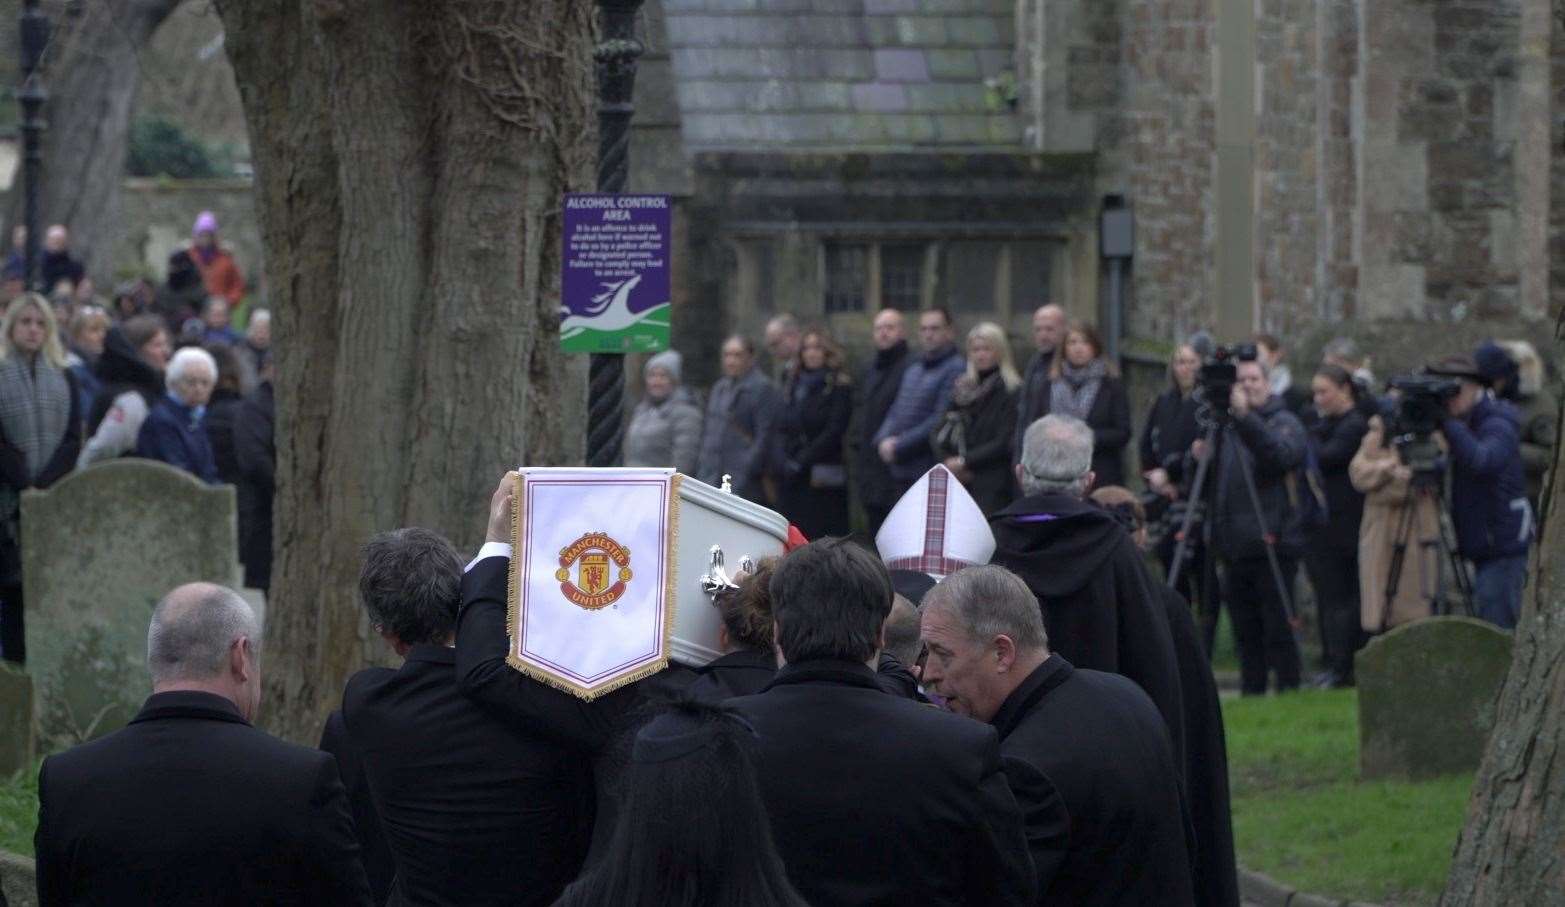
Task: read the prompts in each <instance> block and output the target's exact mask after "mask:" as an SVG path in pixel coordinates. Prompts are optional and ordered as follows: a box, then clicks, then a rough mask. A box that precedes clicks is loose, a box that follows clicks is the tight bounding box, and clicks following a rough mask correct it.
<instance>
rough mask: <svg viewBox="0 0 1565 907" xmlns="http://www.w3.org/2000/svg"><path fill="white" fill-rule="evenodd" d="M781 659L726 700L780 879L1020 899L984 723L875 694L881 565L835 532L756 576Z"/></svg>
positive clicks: (916, 898) (993, 750)
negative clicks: (756, 686) (767, 675)
mask: <svg viewBox="0 0 1565 907" xmlns="http://www.w3.org/2000/svg"><path fill="white" fill-rule="evenodd" d="M770 589H771V594H772V607H773V616H774V619H775V622H776V627H777V646H778V649H779V651H780V652H781V653H782V657H783V659H784V660H785V661H786V664H785V665H784V666H783V668H782V669H781V670H779V671H778V673H777V677H776V678H775V679H774V680H773V681H772V683H771V685H770V686H768V687H767V688H766V689H765V690H764V691H762V692H760V693H758V694H756V695H754V696H742V697H740V698H737V699H731V700H729V701H728V704H729V705H730V706H732V707H733V708H734V709H735V710H737V711H738V712H739V713H740V714H742V715H744V716H745V717H746V718H747V719H748V720H749V722H750V724H751V725H752V726H753V727H754V728H755V733H756V756H757V760H756V767H757V771H758V776H759V778H760V782H761V797H762V799H763V800H764V801H765V802H766V808H767V811H768V813H769V814H770V815H771V818H772V831H773V833H774V835H775V837H776V840H777V847H778V849H779V850H780V851H781V853H782V857H783V863H784V864H785V865H786V866H787V868H788V877H789V878H790V879H791V880H792V881H793V884H794V886H795V887H796V888H798V890H799V893H800V894H801V895H803V897H804V899H805V900H806V901H807V902H809V903H810V904H813V905H815V907H831V905H836V904H842V905H854V907H863V905H888V907H889V905H896V907H906V905H910V904H918V905H931V904H984V905H1007V904H1018V905H1019V904H1030V903H1032V902H1033V900H1034V897H1035V893H1034V876H1033V870H1032V861H1031V860H1030V859H1028V855H1027V846H1026V840H1025V838H1024V836H1023V833H1022V824H1021V815H1020V813H1019V811H1018V809H1017V806H1016V800H1015V798H1014V797H1013V796H1012V795H1011V791H1010V788H1009V786H1008V785H1007V783H1006V780H1005V775H1004V774H1003V773H1002V772H1001V770H1000V751H999V745H998V740H997V737H996V735H995V732H994V730H993V729H992V728H987V727H984V726H983V725H981V724H978V723H976V722H972V721H968V720H966V719H964V718H958V717H956V716H954V715H948V714H945V713H943V712H940V711H939V710H936V709H933V708H930V707H929V706H926V705H919V704H918V703H915V702H912V701H911V700H908V699H903V698H899V697H896V696H893V695H890V694H889V693H886V692H884V691H883V690H882V689H881V688H880V686H879V685H878V684H877V682H876V677H875V668H874V666H875V664H876V661H877V658H878V657H879V655H880V649H881V647H882V643H883V632H882V629H881V626H882V623H883V622H884V621H885V619H886V615H887V613H888V612H889V611H890V610H891V596H892V591H891V578H890V576H888V575H887V573H886V568H885V567H884V566H883V565H882V564H881V563H880V561H878V560H876V558H875V556H874V555H872V554H870V553H869V552H868V551H865V550H864V549H863V548H860V547H859V546H858V545H856V544H854V543H851V542H848V541H845V540H842V539H826V540H823V541H819V542H815V543H813V544H810V545H806V546H805V547H803V548H800V549H799V550H797V551H794V552H793V553H791V554H789V555H788V556H787V557H785V558H783V559H782V561H781V563H779V564H778V566H777V568H776V572H775V573H774V574H773V576H772V581H771V584H770Z"/></svg>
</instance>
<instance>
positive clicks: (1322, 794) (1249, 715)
mask: <svg viewBox="0 0 1565 907" xmlns="http://www.w3.org/2000/svg"><path fill="white" fill-rule="evenodd" d="M1223 716H1224V720H1225V722H1226V724H1227V731H1228V766H1229V776H1230V778H1231V780H1232V783H1233V816H1234V839H1235V842H1236V844H1237V846H1238V850H1239V862H1240V863H1241V864H1243V865H1244V866H1245V867H1246V868H1248V869H1252V870H1255V871H1257V872H1263V873H1265V874H1266V875H1269V876H1271V877H1272V878H1275V879H1277V880H1278V881H1281V882H1285V883H1287V884H1289V885H1291V886H1293V887H1296V888H1298V889H1300V890H1301V891H1308V892H1311V893H1313V894H1320V895H1327V896H1331V897H1340V898H1351V899H1355V900H1363V901H1375V902H1379V903H1382V904H1432V903H1434V902H1435V900H1436V899H1437V897H1438V895H1439V893H1440V890H1441V889H1442V888H1443V887H1444V885H1445V878H1446V872H1447V870H1448V868H1449V867H1450V862H1451V849H1452V846H1453V845H1454V844H1455V843H1456V836H1457V832H1458V831H1459V830H1460V829H1461V826H1462V820H1463V817H1464V814H1465V811H1466V806H1467V796H1468V793H1469V791H1470V789H1471V788H1472V782H1473V778H1472V775H1470V774H1468V775H1455V776H1451V777H1447V778H1440V779H1436V780H1433V781H1422V782H1369V783H1360V782H1359V781H1358V698H1357V694H1356V693H1355V692H1354V691H1353V690H1330V691H1308V692H1303V693H1296V694H1293V695H1289V696H1282V697H1276V696H1273V697H1265V698H1255V699H1230V700H1226V701H1224V703H1223Z"/></svg>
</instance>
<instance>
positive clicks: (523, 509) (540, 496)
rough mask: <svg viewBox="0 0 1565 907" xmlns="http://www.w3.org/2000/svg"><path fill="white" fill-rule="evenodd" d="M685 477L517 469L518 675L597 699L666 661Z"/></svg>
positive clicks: (514, 653) (514, 606)
mask: <svg viewBox="0 0 1565 907" xmlns="http://www.w3.org/2000/svg"><path fill="white" fill-rule="evenodd" d="M680 478H681V477H680V476H678V475H676V474H675V473H674V471H673V470H670V469H544V468H538V469H525V468H524V469H521V470H519V471H518V472H517V477H516V483H517V488H516V506H515V508H514V515H515V522H514V526H513V529H512V532H513V539H512V544H513V545H514V547H515V556H513V557H512V558H511V584H510V631H511V652H510V656H509V658H508V659H507V661H508V662H509V663H510V665H511V666H512V667H514V668H516V669H517V670H518V671H521V672H522V673H524V674H527V675H529V676H531V677H535V678H537V679H538V680H542V681H543V682H545V683H548V684H550V685H552V686H555V687H559V688H560V689H562V690H565V691H567V692H570V693H574V694H575V695H577V696H579V697H581V698H582V699H594V698H596V697H598V696H601V695H603V694H604V693H607V692H608V691H610V690H613V689H615V688H617V687H621V686H624V685H625V684H627V683H631V682H633V681H636V680H639V679H641V678H643V677H647V676H649V675H651V674H655V673H657V672H658V671H661V670H662V669H663V668H664V667H665V666H666V665H667V664H668V648H669V645H668V644H669V633H670V630H671V628H672V627H673V610H674V594H673V590H674V580H675V577H674V563H675V558H674V543H675V537H676V535H677V527H678V512H679V481H680Z"/></svg>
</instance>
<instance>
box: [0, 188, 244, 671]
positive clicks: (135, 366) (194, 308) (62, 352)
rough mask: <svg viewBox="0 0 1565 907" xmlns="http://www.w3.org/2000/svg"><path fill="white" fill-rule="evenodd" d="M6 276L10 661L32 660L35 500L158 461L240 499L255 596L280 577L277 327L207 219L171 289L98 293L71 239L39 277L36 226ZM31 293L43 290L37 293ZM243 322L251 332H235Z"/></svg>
mask: <svg viewBox="0 0 1565 907" xmlns="http://www.w3.org/2000/svg"><path fill="white" fill-rule="evenodd" d="M11 239H12V248H11V251H10V253H9V255H8V256H7V258H6V260H5V264H4V266H3V269H0V310H3V312H4V317H3V320H0V657H4V658H6V659H8V660H10V661H14V662H21V661H24V660H25V658H26V643H25V638H24V632H23V625H22V588H23V583H22V556H21V533H20V502H21V493H22V491H23V490H25V489H29V488H37V489H42V488H48V487H49V486H50V485H52V484H54V483H55V482H57V481H59V480H60V479H62V478H64V477H65V476H66V475H68V474H70V473H71V472H73V471H75V470H80V469H86V468H88V467H90V466H92V465H93V464H95V463H105V462H109V461H112V460H114V459H117V458H120V457H142V458H146V459H152V460H159V461H162V462H164V463H167V464H169V465H170V466H173V467H176V468H178V469H181V470H184V471H186V472H188V473H190V474H191V475H192V476H194V477H196V478H197V479H199V480H201V481H203V482H208V483H213V484H217V483H226V484H230V485H234V486H235V487H236V489H237V493H238V503H239V534H240V554H241V559H242V560H243V561H244V564H245V584H246V585H247V586H253V587H256V588H260V589H263V590H264V589H265V588H267V586H268V585H269V584H270V577H269V574H270V571H271V547H272V544H271V538H272V527H271V509H272V493H273V487H272V476H273V469H274V464H275V453H274V446H273V438H272V435H273V430H272V426H273V421H274V406H273V401H272V385H271V378H272V348H271V346H272V334H271V314H270V312H268V311H267V310H266V309H264V308H259V307H255V308H251V307H248V306H245V305H244V302H245V295H246V290H245V281H244V277H243V275H242V274H241V273H240V271H239V267H238V265H237V264H236V263H235V261H234V256H233V253H232V252H231V251H229V250H228V249H227V248H225V247H224V246H223V245H222V243H221V242H220V241H219V237H218V223H217V218H216V217H215V216H214V215H213V214H212V213H211V212H207V211H203V212H201V214H200V215H199V216H198V217H197V218H196V220H195V222H194V224H193V228H192V230H191V239H190V242H189V243H188V244H187V245H185V246H182V247H180V248H178V249H175V250H174V252H173V253H172V254H170V256H169V260H168V269H167V278H166V279H165V280H164V281H163V283H162V284H160V285H155V284H154V283H153V282H151V281H149V280H146V279H137V280H131V281H127V282H125V283H123V284H121V285H119V286H116V287H115V288H114V289H113V294H112V297H109V298H105V297H104V296H102V295H100V294H99V291H98V288H97V287H96V286H95V285H94V283H93V280H92V278H91V277H90V276H88V275H87V273H86V269H85V268H84V266H83V265H82V263H81V261H79V260H78V259H77V258H76V257H75V256H74V255H73V253H72V251H71V246H70V235H69V233H68V231H67V230H66V228H65V227H64V226H60V225H55V226H51V227H49V229H48V231H47V232H46V233H45V235H44V240H43V243H42V244H41V246H40V248H39V255H38V261H37V262H36V264H35V265H34V272H35V273H34V279H33V280H32V281H30V282H29V281H28V280H26V279H25V270H26V265H25V251H24V246H25V245H26V242H27V232H26V228H25V227H17V228H16V229H15V230H13V231H12V238H11ZM29 283H32V285H34V286H36V287H40V288H42V291H40V292H33V291H29V290H28V289H27V286H28V284H29ZM240 308H242V314H243V316H244V330H243V332H241V331H239V330H237V329H236V328H235V327H234V313H235V310H236V309H240Z"/></svg>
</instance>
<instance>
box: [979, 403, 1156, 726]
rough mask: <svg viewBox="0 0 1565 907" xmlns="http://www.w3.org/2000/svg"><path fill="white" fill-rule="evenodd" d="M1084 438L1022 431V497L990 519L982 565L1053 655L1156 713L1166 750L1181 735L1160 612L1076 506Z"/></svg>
mask: <svg viewBox="0 0 1565 907" xmlns="http://www.w3.org/2000/svg"><path fill="white" fill-rule="evenodd" d="M1091 464H1092V429H1090V428H1088V427H1087V425H1086V424H1085V423H1083V422H1082V421H1081V420H1080V419H1073V418H1071V417H1069V416H1054V415H1051V416H1045V417H1044V418H1042V419H1040V420H1038V421H1037V422H1036V423H1034V424H1033V425H1032V426H1031V427H1029V428H1028V429H1027V438H1026V440H1025V442H1024V443H1023V447H1022V461H1021V463H1019V464H1018V465H1017V467H1016V472H1017V477H1018V479H1019V480H1020V481H1021V485H1022V491H1023V497H1022V498H1021V499H1020V500H1018V501H1017V502H1016V503H1014V504H1012V505H1011V506H1010V507H1007V508H1006V509H1004V510H1002V511H1000V512H999V513H997V514H995V516H994V518H993V519H992V520H990V522H989V528H990V529H991V530H993V531H994V539H995V552H994V557H993V558H992V559H991V561H990V562H991V563H994V564H999V565H1000V566H1002V567H1005V568H1007V569H1009V570H1011V571H1013V572H1015V573H1016V574H1018V575H1019V576H1021V578H1022V579H1023V580H1024V581H1025V582H1026V583H1027V587H1028V588H1029V589H1031V590H1032V592H1033V595H1034V596H1036V597H1037V599H1038V604H1039V606H1040V607H1041V609H1042V612H1043V622H1044V625H1045V626H1046V627H1047V628H1048V632H1049V640H1050V642H1051V644H1052V646H1053V650H1054V651H1055V652H1058V653H1059V654H1060V655H1062V656H1064V657H1065V658H1068V659H1069V660H1070V661H1071V663H1072V664H1074V665H1077V666H1078V667H1082V668H1090V669H1092V670H1096V671H1110V672H1113V673H1116V674H1123V675H1124V676H1126V677H1128V678H1130V679H1131V680H1133V681H1135V682H1136V683H1137V684H1138V685H1139V686H1140V687H1141V688H1142V689H1143V690H1145V691H1146V693H1147V695H1148V696H1150V697H1152V702H1153V703H1154V704H1156V705H1157V709H1158V711H1159V712H1161V713H1162V715H1163V718H1164V720H1165V721H1167V723H1168V730H1169V735H1170V737H1171V738H1172V739H1173V741H1174V747H1175V750H1176V751H1183V745H1184V739H1183V737H1184V732H1183V720H1182V717H1181V715H1182V711H1181V709H1182V706H1181V702H1180V690H1179V668H1178V665H1177V662H1176V661H1175V657H1174V644H1173V640H1172V638H1171V637H1170V636H1169V630H1168V619H1167V618H1166V617H1165V615H1164V613H1163V604H1162V601H1161V599H1159V597H1158V594H1157V593H1156V592H1155V591H1154V590H1153V589H1152V586H1151V583H1150V582H1149V581H1148V578H1147V575H1146V569H1145V567H1144V566H1143V564H1142V560H1141V555H1140V553H1139V552H1137V551H1136V545H1135V543H1134V542H1133V541H1131V538H1130V536H1129V535H1127V534H1126V532H1125V530H1124V529H1123V528H1122V527H1121V526H1120V525H1119V523H1118V522H1117V521H1115V519H1114V518H1113V517H1112V516H1110V515H1108V514H1106V513H1104V512H1103V511H1102V510H1100V509H1098V508H1097V507H1095V506H1093V505H1092V504H1091V503H1089V502H1087V501H1084V500H1082V495H1084V494H1085V493H1086V490H1087V488H1089V487H1091V485H1092V481H1093V473H1092V469H1091Z"/></svg>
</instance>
